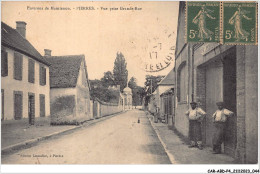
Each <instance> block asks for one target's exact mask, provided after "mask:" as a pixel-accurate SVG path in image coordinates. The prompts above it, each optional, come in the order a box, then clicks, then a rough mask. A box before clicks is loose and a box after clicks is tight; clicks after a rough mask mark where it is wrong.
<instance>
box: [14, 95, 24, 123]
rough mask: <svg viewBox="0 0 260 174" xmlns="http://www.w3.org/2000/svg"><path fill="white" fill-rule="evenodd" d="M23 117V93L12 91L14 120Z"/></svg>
mask: <svg viewBox="0 0 260 174" xmlns="http://www.w3.org/2000/svg"><path fill="white" fill-rule="evenodd" d="M22 116H23V92H21V91H14V119H15V120H20V119H22Z"/></svg>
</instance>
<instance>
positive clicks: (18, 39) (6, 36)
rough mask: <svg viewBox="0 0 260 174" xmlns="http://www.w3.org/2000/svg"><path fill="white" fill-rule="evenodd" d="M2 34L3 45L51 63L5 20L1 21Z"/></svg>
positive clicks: (47, 63)
mask: <svg viewBox="0 0 260 174" xmlns="http://www.w3.org/2000/svg"><path fill="white" fill-rule="evenodd" d="M1 36H2V40H1V44H2V45H3V46H6V47H8V48H11V49H13V50H15V51H18V52H20V53H22V54H24V55H27V56H29V57H31V58H33V59H35V60H37V61H39V62H41V63H43V64H45V65H48V66H49V65H50V64H49V62H48V61H47V60H46V59H45V58H44V57H43V56H42V55H41V54H40V53H39V52H38V51H37V50H36V49H35V48H34V47H33V46H32V44H31V43H30V42H29V41H28V40H27V39H26V38H24V37H23V36H22V35H20V34H19V33H18V32H17V31H16V30H15V29H13V28H12V27H10V26H8V25H7V24H5V23H4V22H1Z"/></svg>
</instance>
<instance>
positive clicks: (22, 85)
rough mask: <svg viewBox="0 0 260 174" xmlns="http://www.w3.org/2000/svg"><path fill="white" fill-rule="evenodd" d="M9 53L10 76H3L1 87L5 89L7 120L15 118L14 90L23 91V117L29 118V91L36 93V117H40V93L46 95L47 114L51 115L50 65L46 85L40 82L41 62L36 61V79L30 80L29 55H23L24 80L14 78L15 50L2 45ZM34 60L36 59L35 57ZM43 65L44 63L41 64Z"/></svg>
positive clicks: (47, 68)
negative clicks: (31, 81) (30, 81)
mask: <svg viewBox="0 0 260 174" xmlns="http://www.w3.org/2000/svg"><path fill="white" fill-rule="evenodd" d="M3 48H4V49H5V50H6V51H7V53H8V76H6V77H1V85H2V86H1V89H3V90H4V117H5V120H6V119H8V120H11V119H14V94H13V91H23V118H28V93H29V92H30V93H34V94H35V117H40V97H39V95H40V94H44V95H45V115H46V116H49V115H50V84H49V81H50V80H49V67H47V66H46V65H44V67H45V68H46V85H45V86H41V85H40V82H39V68H40V63H39V62H37V61H35V77H34V78H35V81H34V83H29V82H28V60H29V59H30V58H29V57H28V56H25V55H23V70H22V72H23V76H22V80H21V81H20V80H14V78H13V77H14V75H13V72H14V51H13V50H11V49H9V48H5V47H3V46H2V49H3ZM33 60H34V59H33ZM41 65H43V64H41Z"/></svg>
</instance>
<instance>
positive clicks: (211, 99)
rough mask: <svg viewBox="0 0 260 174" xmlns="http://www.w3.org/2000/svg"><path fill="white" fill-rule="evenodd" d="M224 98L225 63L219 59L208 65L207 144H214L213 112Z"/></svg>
mask: <svg viewBox="0 0 260 174" xmlns="http://www.w3.org/2000/svg"><path fill="white" fill-rule="evenodd" d="M222 100H223V63H222V61H221V59H217V60H215V61H214V62H211V63H210V64H209V65H207V66H206V113H207V116H206V125H205V126H206V127H205V128H206V131H205V134H206V135H205V136H206V137H205V138H206V144H207V145H209V146H212V137H213V134H214V125H213V118H212V115H213V113H214V112H215V111H216V110H217V106H216V102H218V101H222Z"/></svg>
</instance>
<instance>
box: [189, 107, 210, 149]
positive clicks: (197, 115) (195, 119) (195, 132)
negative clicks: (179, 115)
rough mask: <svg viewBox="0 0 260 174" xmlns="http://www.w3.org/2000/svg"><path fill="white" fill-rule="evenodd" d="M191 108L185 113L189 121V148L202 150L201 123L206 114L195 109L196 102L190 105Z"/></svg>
mask: <svg viewBox="0 0 260 174" xmlns="http://www.w3.org/2000/svg"><path fill="white" fill-rule="evenodd" d="M190 105H191V108H190V109H189V110H188V111H187V112H186V113H185V115H186V116H187V117H188V119H189V137H190V141H191V145H190V146H189V148H192V147H196V145H197V146H198V148H199V149H200V150H202V137H201V122H202V120H203V118H204V116H205V115H206V112H205V111H203V110H202V109H201V108H199V107H197V103H196V102H191V103H190Z"/></svg>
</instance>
